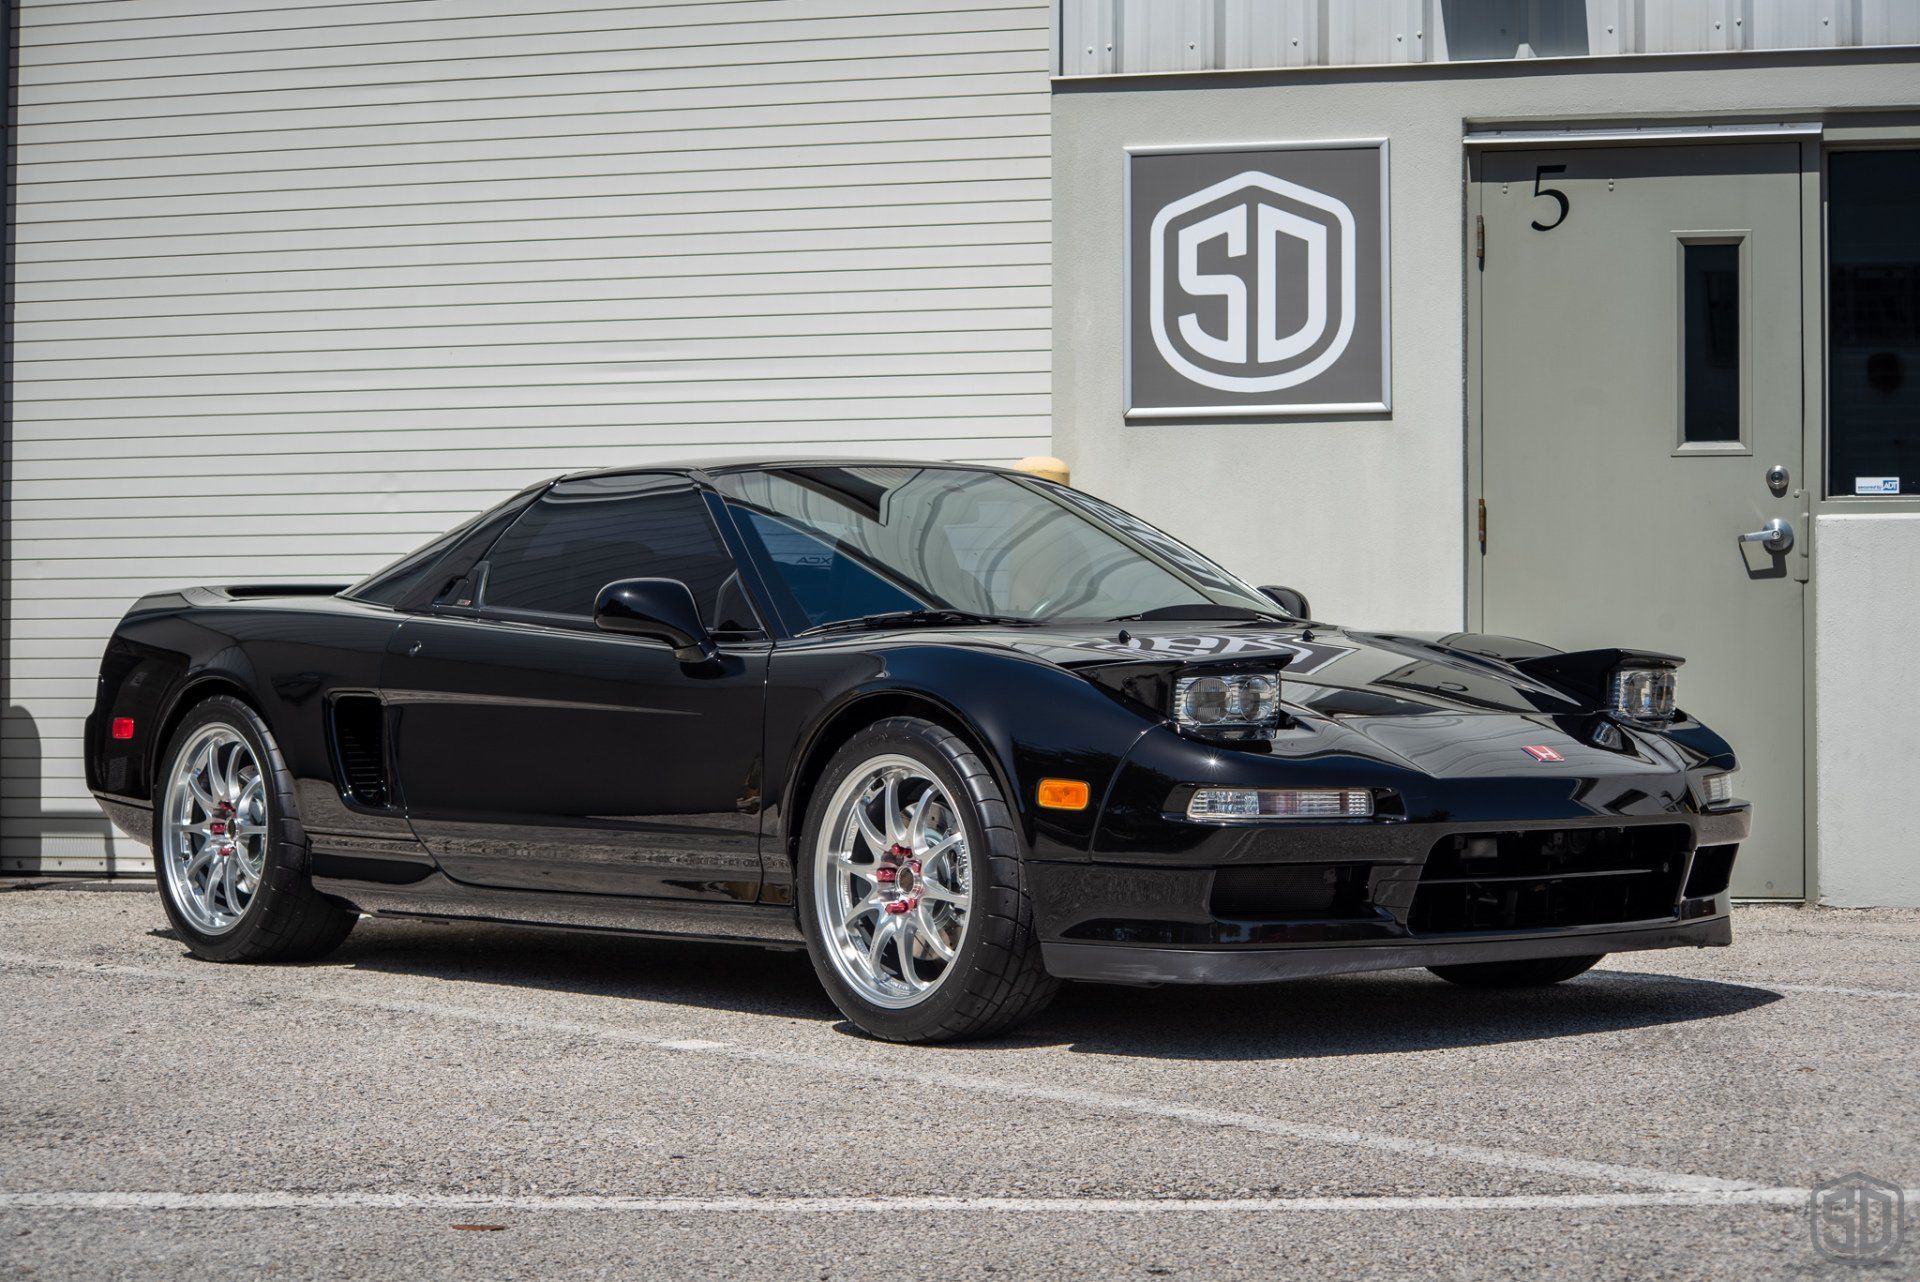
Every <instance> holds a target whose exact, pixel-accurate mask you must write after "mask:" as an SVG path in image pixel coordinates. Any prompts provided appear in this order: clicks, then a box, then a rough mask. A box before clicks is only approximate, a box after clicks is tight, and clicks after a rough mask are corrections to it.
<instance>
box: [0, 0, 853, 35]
mask: <svg viewBox="0 0 1920 1282" xmlns="http://www.w3.org/2000/svg"><path fill="white" fill-rule="evenodd" d="M786 3H787V0H679V2H678V3H662V4H661V5H660V8H661V9H662V11H663V12H664V13H666V14H667V15H668V16H667V18H666V19H665V20H666V21H676V20H684V21H703V20H705V18H706V15H712V14H716V13H739V14H741V15H743V16H742V21H751V20H754V19H758V18H766V17H770V16H778V11H779V10H780V9H781V8H782V7H784V5H785V4H786ZM607 7H609V5H608V0H539V2H538V3H535V4H529V3H527V0H376V2H375V3H368V0H253V2H252V3H247V2H246V0H237V2H236V0H229V2H228V3H221V0H42V2H41V3H37V4H34V5H32V6H30V7H29V8H27V9H26V10H25V12H24V13H23V14H22V15H21V25H22V26H23V27H25V28H29V29H33V30H34V33H35V36H36V38H37V37H39V36H42V35H44V36H45V37H46V38H47V39H49V40H75V39H90V38H112V37H114V36H116V35H121V34H160V35H214V36H217V35H219V34H221V33H222V32H228V31H251V30H257V29H268V30H271V29H279V28H291V29H296V30H305V29H318V30H321V31H334V30H338V29H340V28H342V27H351V26H362V25H370V24H376V23H387V22H413V21H437V22H455V21H458V20H460V19H463V18H482V19H488V20H498V19H500V18H510V17H513V16H516V15H519V14H523V13H526V12H528V11H529V10H532V11H535V12H539V13H543V14H549V15H552V17H553V19H554V20H555V21H556V22H558V21H559V20H561V19H563V18H565V16H566V15H569V14H573V13H579V12H592V11H595V10H599V9H604V8H607ZM877 11H882V12H884V10H877ZM141 23H161V24H179V23H185V24H189V25H186V26H182V27H177V28H176V27H175V26H173V25H167V26H164V27H160V28H158V29H157V30H155V31H153V32H147V31H145V30H142V29H138V28H136V26H135V24H141Z"/></svg>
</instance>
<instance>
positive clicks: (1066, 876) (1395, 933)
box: [1028, 805, 1750, 984]
mask: <svg viewBox="0 0 1920 1282" xmlns="http://www.w3.org/2000/svg"><path fill="white" fill-rule="evenodd" d="M1749 824H1750V811H1749V810H1748V808H1747V807H1746V806H1745V805H1737V806H1733V807H1729V808H1725V809H1721V810H1716V811H1712V812H1705V813H1703V812H1700V811H1673V812H1669V813H1667V814H1664V815H1658V816H1648V817H1645V818H1636V819H1626V818H1624V817H1621V816H1608V817H1604V818H1596V817H1591V816H1590V817H1588V818H1587V819H1585V820H1584V821H1583V822H1578V823H1567V822H1566V821H1565V820H1559V821H1538V820H1536V821H1531V822H1517V823H1505V824H1486V823H1477V824H1458V823H1415V824H1397V825H1387V826H1380V825H1358V826H1351V827H1345V828H1336V827H1330V826H1323V827H1319V828H1315V827H1313V826H1310V825H1286V826H1269V827H1263V828H1261V829H1246V830H1242V831H1243V832H1246V833H1249V834H1253V833H1264V834H1266V835H1267V839H1266V840H1263V841H1258V842H1255V843H1253V844H1254V850H1248V849H1247V847H1246V846H1245V845H1237V846H1236V847H1235V848H1233V849H1232V850H1231V855H1230V857H1229V858H1228V859H1227V860H1226V861H1224V862H1219V863H1212V864H1196V863H1190V862H1187V859H1186V858H1183V857H1182V856H1188V857H1190V855H1191V853H1193V852H1191V851H1181V852H1180V854H1179V855H1178V856H1173V857H1168V858H1165V859H1164V861H1163V862H1160V863H1158V864H1154V863H1148V862H1146V861H1145V858H1144V857H1143V856H1142V855H1141V854H1140V853H1137V852H1130V853H1131V854H1132V855H1133V858H1131V859H1129V860H1127V861H1125V862H1121V861H1108V860H1097V861H1093V862H1088V863H1070V862H1065V861H1062V862H1035V863H1031V864H1029V865H1028V879H1029V885H1030V887H1031V890H1032V895H1033V902H1034V908H1035V917H1036V922H1037V924H1038V927H1039V934H1040V940H1041V947H1042V956H1043V958H1044V961H1045V964H1046V967H1047V970H1048V972H1049V973H1051V974H1053V975H1055V976H1057V977H1059V978H1062V979H1090V980H1100V981H1106V982H1111V983H1132V984H1169V983H1263V982H1267V981H1271V980H1281V979H1293V978H1298V977H1301V976H1307V975H1334V974H1345V973H1351V972H1359V971H1372V970H1395V969H1400V968H1402V967H1419V966H1441V965H1462V964H1473V963H1477V962H1490V961H1508V960H1517V959H1526V958H1536V957H1563V956H1578V955H1586V954H1592V953H1609V952H1628V951H1633V950H1639V949H1649V948H1683V947H1710V946H1715V945H1723V944H1728V943H1731V942H1732V925H1731V922H1730V921H1729V919H1728V911H1729V905H1730V902H1731V896H1730V893H1729V889H1728V888H1729V883H1730V880H1731V876H1732V871H1733V863H1734V859H1735V856H1736V855H1737V852H1738V849H1739V843H1740V842H1741V841H1742V840H1744V839H1745V837H1746V836H1747V832H1748V829H1749ZM1316 834H1324V836H1325V837H1326V838H1328V840H1325V841H1324V842H1320V841H1315V840H1314V838H1315V835H1316ZM1256 851H1257V853H1255V852H1256ZM1213 853H1228V852H1227V851H1225V850H1221V851H1216V852H1213ZM1247 854H1254V858H1252V859H1247V858H1245V856H1246V855H1247ZM1262 856H1264V857H1262ZM1135 860H1138V862H1135Z"/></svg>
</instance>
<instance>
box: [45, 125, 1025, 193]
mask: <svg viewBox="0 0 1920 1282" xmlns="http://www.w3.org/2000/svg"><path fill="white" fill-rule="evenodd" d="M1035 123H1036V122H1035V121H1034V120H1033V119H1032V118H1031V117H1021V128H1020V130H1019V132H1017V133H1013V132H1008V133H997V134H996V136H994V137H991V138H979V137H974V138H921V139H910V140H907V141H901V142H876V141H872V140H864V141H851V142H806V143H793V144H790V145H787V146H781V147H775V146H768V145H765V144H760V145H751V144H749V145H745V146H736V147H707V148H701V149H699V150H697V151H693V150H690V151H685V152H676V153H675V154H674V155H671V156H661V155H659V154H658V153H649V152H644V151H629V150H624V149H622V150H609V151H603V152H593V153H587V154H559V155H554V154H548V155H540V156H516V157H503V158H497V159H491V160H486V161H473V160H458V161H446V160H438V159H429V158H426V157H421V158H419V159H415V160H411V161H394V160H388V161H387V162H386V163H383V164H378V165H326V164H318V163H316V164H310V165H302V166H296V167H292V168H277V169H251V170H228V171H225V172H216V173H205V172H201V171H197V170H193V169H191V168H189V169H187V170H186V171H184V172H180V173H177V174H173V175H169V176H165V177H144V178H97V179H96V178H89V179H68V180H51V179H49V180H45V181H36V182H34V183H33V184H32V185H31V186H30V187H29V188H28V189H27V190H28V191H29V192H30V193H31V194H32V195H31V198H23V199H22V200H21V202H20V203H21V204H29V205H30V204H47V205H50V206H53V207H54V208H53V209H52V210H51V212H52V214H53V215H54V216H56V217H59V216H64V211H67V210H71V209H79V208H84V207H88V206H93V207H99V206H112V207H114V208H121V209H130V210H134V209H137V210H138V211H140V212H141V213H159V214H165V213H174V212H181V211H184V210H186V209H187V206H182V205H175V204H171V203H168V202H174V201H184V200H207V201H210V202H211V203H213V204H217V205H221V206H224V207H225V208H228V209H232V210H236V211H253V210H255V209H257V208H280V207H281V205H282V204H283V203H284V202H287V201H297V202H299V203H298V204H297V205H294V206H292V207H295V208H301V209H309V208H315V209H317V208H329V207H331V206H330V205H328V204H325V203H315V196H316V194H317V193H331V194H334V195H338V196H340V197H341V198H342V199H343V200H346V201H349V202H351V204H352V205H353V206H355V207H358V206H364V205H366V204H369V203H373V202H379V203H406V202H408V201H410V200H415V199H420V198H421V197H422V193H431V195H430V197H429V198H430V199H433V200H435V201H439V200H442V199H445V198H456V199H461V200H465V199H467V198H469V197H471V198H472V199H473V200H499V199H511V198H512V197H513V196H514V194H515V193H516V192H518V191H522V190H525V188H526V185H527V184H529V183H538V184H539V185H540V189H541V190H542V192H543V193H550V194H551V195H553V196H555V197H567V196H601V195H623V194H628V193H639V192H643V191H656V190H666V191H673V190H681V189H683V188H689V187H690V188H691V189H692V190H698V191H724V190H728V189H729V186H731V185H733V183H734V182H735V181H737V182H738V184H739V185H740V186H747V187H752V188H756V189H757V188H760V187H764V186H767V185H769V184H768V182H767V181H766V180H768V179H772V180H776V181H778V182H780V183H788V182H789V181H790V180H791V181H797V182H799V183H802V184H808V183H811V182H812V181H815V180H816V175H817V174H818V172H819V171H820V170H821V169H822V168H825V167H830V168H833V169H843V170H850V171H851V172H852V173H854V174H856V175H858V176H861V177H866V176H868V172H869V171H871V176H872V177H873V179H874V180H875V181H886V180H887V177H888V174H889V173H890V172H891V171H893V170H894V169H896V168H897V167H898V166H900V165H924V164H927V163H929V162H935V163H938V162H946V161H954V162H961V163H991V162H997V161H1002V160H1008V159H1016V158H1024V157H1033V156H1046V155H1048V154H1049V152H1050V150H1051V147H1050V143H1049V140H1048V137H1047V134H1046V132H1045V130H1044V128H1042V129H1038V130H1036V129H1035V128H1034V127H1033V126H1034V125H1035ZM566 145H567V146H569V147H572V146H576V145H578V144H577V142H576V141H575V140H571V139H569V140H568V142H567V144H566ZM623 146H624V144H623ZM743 166H748V167H750V172H744V173H743V172H742V167H743ZM988 172H989V173H991V172H992V171H991V170H989V171H988ZM669 174H670V175H674V176H675V177H674V178H673V179H672V180H671V181H668V182H657V181H639V180H642V179H647V178H650V177H652V176H656V175H669ZM962 176H966V175H962ZM714 183H722V184H723V185H721V186H717V187H716V186H712V185H710V184H714ZM215 197H224V198H225V199H223V200H214V199H213V198H215ZM240 197H245V198H246V199H239V198H240ZM98 212H105V211H104V210H99V211H98Z"/></svg>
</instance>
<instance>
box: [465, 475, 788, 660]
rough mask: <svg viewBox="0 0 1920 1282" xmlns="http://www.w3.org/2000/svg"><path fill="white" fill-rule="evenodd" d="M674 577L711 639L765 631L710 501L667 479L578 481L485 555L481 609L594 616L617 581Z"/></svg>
mask: <svg viewBox="0 0 1920 1282" xmlns="http://www.w3.org/2000/svg"><path fill="white" fill-rule="evenodd" d="M635 578H662V579H678V580H680V581H681V582H682V583H685V584H686V585H687V587H688V588H689V589H691V590H692V592H693V599H694V600H695V601H696V602H697V603H698V604H699V606H700V616H701V619H702V620H703V621H704V622H705V623H706V625H707V627H708V628H710V629H711V630H713V631H715V632H748V631H757V630H759V626H760V625H759V622H758V620H756V619H755V617H754V614H753V609H752V607H751V606H750V605H749V604H748V602H747V598H746V594H745V593H744V592H743V591H742V590H741V587H740V575H739V567H737V566H736V565H735V564H734V561H733V557H732V556H731V555H730V554H729V553H728V552H727V549H726V545H725V544H723V543H722V542H721V541H720V535H719V533H718V532H717V531H716V530H715V529H714V527H713V519H712V517H711V516H710V515H709V513H708V510H707V504H706V500H705V499H703V498H702V497H701V495H700V493H699V491H698V490H695V489H694V488H692V487H691V486H689V485H688V484H687V483H686V482H685V481H684V480H681V479H679V478H677V477H666V476H652V475H648V476H607V477H582V478H580V479H579V480H574V481H562V482H560V483H559V484H557V485H555V486H554V487H553V488H552V489H550V490H548V491H547V492H546V494H544V495H542V496H541V498H540V500H539V501H538V502H536V503H535V504H534V505H533V506H532V507H530V508H528V509H527V511H526V513H525V515H523V516H522V517H521V518H520V519H519V520H518V521H516V522H514V524H513V525H512V526H511V527H510V528H509V529H508V530H507V532H506V533H504V534H502V535H501V536H500V539H499V541H498V542H497V543H495V544H494V545H493V548H492V549H491V550H490V551H489V552H488V553H487V565H486V577H485V582H484V587H483V589H482V600H481V601H480V603H479V604H480V608H481V609H483V610H486V611H494V610H505V611H513V612H525V613H532V614H543V615H557V616H561V617H564V618H567V619H570V620H576V621H578V620H587V619H591V618H592V617H593V602H594V599H595V598H596V597H597V596H599V594H600V589H601V588H604V587H605V586H606V585H607V584H609V583H612V582H614V581H615V580H618V579H635Z"/></svg>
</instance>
